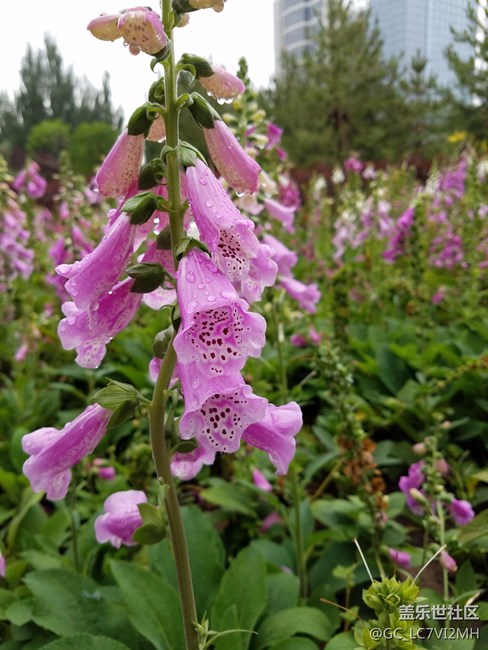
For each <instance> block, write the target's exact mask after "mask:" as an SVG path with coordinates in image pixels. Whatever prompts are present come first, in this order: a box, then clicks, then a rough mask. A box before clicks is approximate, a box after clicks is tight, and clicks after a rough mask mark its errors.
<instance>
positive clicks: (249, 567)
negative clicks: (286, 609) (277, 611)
mask: <svg viewBox="0 0 488 650" xmlns="http://www.w3.org/2000/svg"><path fill="white" fill-rule="evenodd" d="M266 582H267V580H266V565H265V563H264V558H263V557H262V555H261V554H260V553H259V552H258V551H256V550H255V549H253V548H252V547H248V548H245V549H244V550H243V551H241V552H240V553H239V555H238V556H237V557H236V558H235V559H234V560H233V561H232V562H231V564H230V567H229V569H227V571H226V572H225V574H224V577H223V578H222V582H221V584H220V588H219V593H218V594H217V598H216V599H215V603H214V606H213V608H212V615H211V617H210V622H211V625H212V628H213V629H214V630H217V631H223V630H225V629H226V622H225V617H226V612H227V610H228V608H229V605H230V604H232V605H233V606H235V607H236V609H237V621H234V622H233V624H232V627H236V628H239V629H243V630H250V631H252V630H253V629H254V626H255V625H256V622H257V620H258V618H259V616H260V615H261V614H262V612H263V610H264V608H265V606H266V595H267V588H266ZM250 639H251V634H249V633H248V634H240V635H237V634H236V635H232V636H231V637H230V638H229V637H224V638H222V639H220V640H219V641H218V642H217V646H216V648H217V649H218V650H224V649H225V650H227V649H229V650H246V649H247V648H248V647H249V643H250Z"/></svg>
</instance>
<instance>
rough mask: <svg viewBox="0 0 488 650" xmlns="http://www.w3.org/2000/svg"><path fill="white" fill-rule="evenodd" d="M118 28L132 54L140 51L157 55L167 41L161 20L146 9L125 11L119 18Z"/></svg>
mask: <svg viewBox="0 0 488 650" xmlns="http://www.w3.org/2000/svg"><path fill="white" fill-rule="evenodd" d="M118 28H119V32H120V33H121V34H122V36H123V37H124V41H125V42H126V43H127V44H128V45H129V47H130V49H131V53H132V54H136V53H138V52H139V51H141V50H142V52H145V53H146V54H157V53H158V52H160V51H161V50H162V49H163V48H164V46H165V45H166V41H167V40H168V39H167V36H166V34H165V33H164V28H163V25H162V23H161V18H160V17H159V16H158V14H157V13H156V12H154V11H152V10H151V9H148V8H147V7H134V9H128V10H127V11H125V12H124V13H123V14H122V15H121V16H120V18H119V21H118Z"/></svg>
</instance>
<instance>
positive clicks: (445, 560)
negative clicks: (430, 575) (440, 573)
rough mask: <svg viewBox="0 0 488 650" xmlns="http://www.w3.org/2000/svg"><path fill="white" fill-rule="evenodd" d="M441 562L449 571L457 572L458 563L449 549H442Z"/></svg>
mask: <svg viewBox="0 0 488 650" xmlns="http://www.w3.org/2000/svg"><path fill="white" fill-rule="evenodd" d="M439 563H440V565H441V567H442V568H443V569H445V570H446V571H448V572H449V573H456V571H457V568H458V567H457V563H456V560H455V559H454V558H453V557H452V556H451V555H449V553H448V552H447V551H442V552H441V554H440V557H439Z"/></svg>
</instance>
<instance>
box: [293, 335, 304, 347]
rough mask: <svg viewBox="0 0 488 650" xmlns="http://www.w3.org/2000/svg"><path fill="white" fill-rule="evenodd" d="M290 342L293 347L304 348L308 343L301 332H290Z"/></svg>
mask: <svg viewBox="0 0 488 650" xmlns="http://www.w3.org/2000/svg"><path fill="white" fill-rule="evenodd" d="M290 343H291V344H292V345H293V347H295V348H306V347H307V345H308V341H307V339H306V338H305V337H304V336H303V334H292V335H291V336H290Z"/></svg>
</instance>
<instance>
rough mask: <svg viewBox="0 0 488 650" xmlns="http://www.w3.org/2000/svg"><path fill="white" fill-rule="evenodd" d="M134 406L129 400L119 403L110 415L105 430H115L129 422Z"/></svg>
mask: <svg viewBox="0 0 488 650" xmlns="http://www.w3.org/2000/svg"><path fill="white" fill-rule="evenodd" d="M135 407H136V405H135V404H134V402H133V401H132V400H130V399H128V400H125V402H121V403H120V404H119V405H118V406H117V408H116V409H115V411H114V412H113V413H112V416H111V418H110V420H109V421H108V424H107V429H115V427H118V426H120V425H121V424H123V423H124V422H126V421H127V420H130V419H131V418H132V417H133V416H134V411H135Z"/></svg>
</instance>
